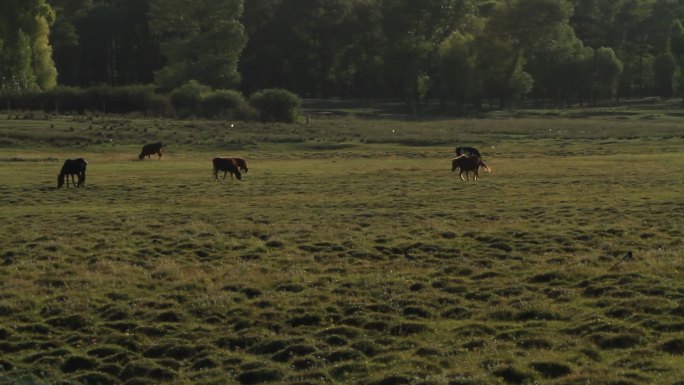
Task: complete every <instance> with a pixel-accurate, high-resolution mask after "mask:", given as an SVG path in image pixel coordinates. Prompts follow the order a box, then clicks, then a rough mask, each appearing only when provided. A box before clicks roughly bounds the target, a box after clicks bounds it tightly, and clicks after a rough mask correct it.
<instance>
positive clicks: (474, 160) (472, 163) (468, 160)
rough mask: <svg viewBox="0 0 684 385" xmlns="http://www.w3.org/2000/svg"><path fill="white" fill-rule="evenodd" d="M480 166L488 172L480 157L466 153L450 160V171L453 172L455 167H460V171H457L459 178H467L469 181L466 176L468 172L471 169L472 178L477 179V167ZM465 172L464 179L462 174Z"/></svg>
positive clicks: (468, 179)
mask: <svg viewBox="0 0 684 385" xmlns="http://www.w3.org/2000/svg"><path fill="white" fill-rule="evenodd" d="M480 167H482V168H484V169H485V170H487V172H490V169H489V167H487V165H486V164H484V162H483V161H482V158H480V157H479V156H467V155H461V156H457V157H455V158H454V159H453V160H452V161H451V172H454V171H455V170H456V169H457V168H460V169H461V172H459V173H458V176H460V177H461V180H467V181H468V182H470V178H469V177H468V172H469V171H472V172H473V180H477V178H478V177H479V172H478V171H479V169H480ZM464 173H465V175H466V179H463V174H464Z"/></svg>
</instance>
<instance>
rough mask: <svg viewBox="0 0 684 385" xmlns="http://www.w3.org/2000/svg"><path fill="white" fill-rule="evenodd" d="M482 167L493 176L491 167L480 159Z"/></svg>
mask: <svg viewBox="0 0 684 385" xmlns="http://www.w3.org/2000/svg"><path fill="white" fill-rule="evenodd" d="M480 167H482V168H483V169H484V170H485V171H487V172H488V173H490V174H491V172H492V169H491V168H489V167H488V166H487V165H486V164H485V162H483V161H482V159H480Z"/></svg>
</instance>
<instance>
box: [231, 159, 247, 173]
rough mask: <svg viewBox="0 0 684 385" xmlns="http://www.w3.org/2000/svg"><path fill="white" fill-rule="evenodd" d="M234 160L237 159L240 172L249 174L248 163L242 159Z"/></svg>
mask: <svg viewBox="0 0 684 385" xmlns="http://www.w3.org/2000/svg"><path fill="white" fill-rule="evenodd" d="M233 159H235V163H237V165H238V168H239V169H240V171H241V172H243V173H245V174H246V173H247V162H246V161H245V160H244V159H242V158H233Z"/></svg>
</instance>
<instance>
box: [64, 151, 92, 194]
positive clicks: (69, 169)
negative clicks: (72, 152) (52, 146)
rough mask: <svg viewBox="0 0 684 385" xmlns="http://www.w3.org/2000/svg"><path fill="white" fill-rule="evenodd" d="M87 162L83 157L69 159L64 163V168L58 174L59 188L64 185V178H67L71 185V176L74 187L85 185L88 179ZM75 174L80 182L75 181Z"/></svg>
mask: <svg viewBox="0 0 684 385" xmlns="http://www.w3.org/2000/svg"><path fill="white" fill-rule="evenodd" d="M86 166H88V162H86V160H85V159H83V158H78V159H67V160H66V161H64V164H63V165H62V170H61V171H60V172H59V175H57V188H60V187H62V186H64V179H65V178H66V184H67V187H69V177H70V176H71V184H72V185H74V187H85V179H86ZM74 175H76V176H78V183H75V182H74Z"/></svg>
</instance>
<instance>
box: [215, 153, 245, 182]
mask: <svg viewBox="0 0 684 385" xmlns="http://www.w3.org/2000/svg"><path fill="white" fill-rule="evenodd" d="M212 163H213V164H214V179H216V180H218V173H219V171H223V180H225V179H226V174H227V173H229V172H230V179H233V174H235V176H236V177H237V179H238V180H241V179H242V174H240V166H238V162H237V161H236V160H235V159H234V158H219V157H217V158H214V159H213V160H212Z"/></svg>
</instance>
